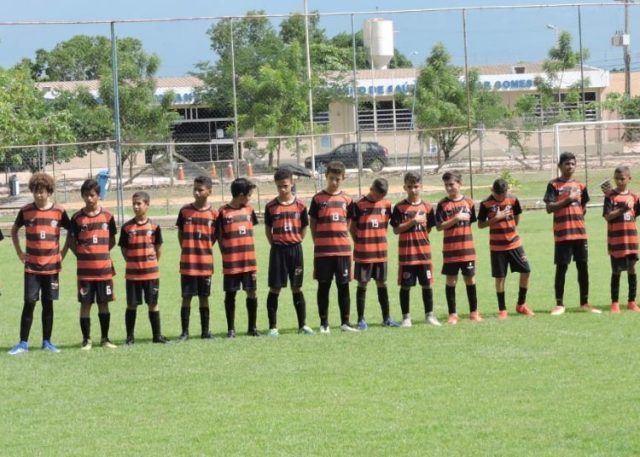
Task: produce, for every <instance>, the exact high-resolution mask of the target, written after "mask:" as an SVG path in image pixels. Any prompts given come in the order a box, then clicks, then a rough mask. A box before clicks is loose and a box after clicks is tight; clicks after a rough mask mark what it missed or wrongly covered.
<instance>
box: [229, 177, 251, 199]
mask: <svg viewBox="0 0 640 457" xmlns="http://www.w3.org/2000/svg"><path fill="white" fill-rule="evenodd" d="M255 188H256V185H255V184H254V183H252V182H251V181H249V180H248V179H247V178H236V179H234V180H233V182H232V183H231V196H232V197H233V198H236V197H239V196H240V195H245V196H246V195H249V193H250V192H251V191H252V190H253V189H255Z"/></svg>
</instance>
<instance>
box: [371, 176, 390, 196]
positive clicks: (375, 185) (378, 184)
mask: <svg viewBox="0 0 640 457" xmlns="http://www.w3.org/2000/svg"><path fill="white" fill-rule="evenodd" d="M371 188H372V189H373V190H375V191H376V192H377V193H379V194H380V195H387V192H389V182H388V181H387V180H386V179H384V178H376V179H374V180H373V182H372V183H371Z"/></svg>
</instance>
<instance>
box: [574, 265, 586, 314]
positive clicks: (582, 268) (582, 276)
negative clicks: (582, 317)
mask: <svg viewBox="0 0 640 457" xmlns="http://www.w3.org/2000/svg"><path fill="white" fill-rule="evenodd" d="M576 268H577V269H578V288H579V289H580V305H586V304H587V303H589V269H588V267H587V262H576Z"/></svg>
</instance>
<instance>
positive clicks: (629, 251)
mask: <svg viewBox="0 0 640 457" xmlns="http://www.w3.org/2000/svg"><path fill="white" fill-rule="evenodd" d="M613 179H614V181H615V183H616V187H615V189H613V190H610V191H608V192H607V193H606V194H605V197H604V207H603V209H602V216H603V217H604V218H605V219H606V220H607V245H608V246H607V247H608V250H609V256H610V257H611V312H612V313H619V312H620V304H619V303H618V296H619V294H620V274H621V273H622V272H623V271H626V272H627V281H628V284H629V291H628V301H627V309H628V310H630V311H640V307H638V305H637V303H636V290H637V287H638V280H637V276H636V262H637V261H638V230H637V228H636V217H637V216H638V213H639V212H640V200H639V199H638V195H637V194H635V193H633V192H631V191H629V183H630V182H631V170H630V169H629V167H627V166H620V167H617V168H616V169H615V172H614V174H613Z"/></svg>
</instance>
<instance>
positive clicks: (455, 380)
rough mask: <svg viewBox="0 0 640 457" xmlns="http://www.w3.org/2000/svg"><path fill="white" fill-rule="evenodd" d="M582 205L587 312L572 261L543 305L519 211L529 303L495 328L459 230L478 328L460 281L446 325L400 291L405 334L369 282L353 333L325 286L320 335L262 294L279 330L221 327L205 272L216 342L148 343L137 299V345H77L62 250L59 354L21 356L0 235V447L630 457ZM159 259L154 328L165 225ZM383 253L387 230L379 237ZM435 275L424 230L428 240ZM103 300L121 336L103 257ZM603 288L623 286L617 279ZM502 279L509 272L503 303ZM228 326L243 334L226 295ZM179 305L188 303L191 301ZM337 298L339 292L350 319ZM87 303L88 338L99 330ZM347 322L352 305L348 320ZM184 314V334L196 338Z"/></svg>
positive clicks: (484, 253)
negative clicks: (326, 305) (562, 295)
mask: <svg viewBox="0 0 640 457" xmlns="http://www.w3.org/2000/svg"><path fill="white" fill-rule="evenodd" d="M599 213H600V210H599V209H596V208H594V209H591V210H590V212H589V214H588V230H589V233H590V254H591V259H590V273H591V301H592V303H593V304H594V305H596V306H598V307H602V308H603V309H605V313H604V314H602V315H599V316H597V315H587V314H583V313H580V312H577V311H575V309H576V308H577V305H578V303H577V301H578V300H577V285H576V280H575V268H574V267H571V268H570V270H569V273H568V277H567V279H568V281H567V290H566V304H567V306H568V307H569V311H570V312H568V313H566V314H565V315H564V316H559V317H551V316H550V315H549V314H548V311H549V310H550V309H551V307H552V306H553V304H554V294H553V265H552V256H553V240H552V232H551V216H549V215H547V214H545V213H544V212H543V211H530V212H526V213H525V214H524V215H523V218H522V223H521V234H522V237H523V239H524V243H525V248H526V249H527V252H528V254H529V258H530V262H531V265H532V269H533V273H532V277H531V288H530V291H529V299H528V303H529V305H530V306H531V307H532V308H533V309H534V310H535V311H536V312H537V313H538V314H537V315H536V316H535V317H533V318H525V317H521V316H518V315H515V314H514V313H512V314H511V316H510V318H509V319H508V320H506V321H504V322H502V321H497V320H496V319H495V314H496V312H497V305H496V299H495V294H494V290H493V280H492V278H491V277H490V270H489V264H488V258H489V255H488V241H487V235H488V232H487V231H486V230H478V229H477V227H474V234H475V238H476V245H477V250H478V253H479V261H478V276H477V280H478V294H479V308H480V311H481V313H482V314H483V316H484V317H485V321H484V322H481V323H471V322H469V321H468V320H467V319H466V317H467V314H468V308H467V302H466V297H465V295H464V289H463V287H462V284H459V286H458V306H459V311H460V313H461V315H462V317H463V319H462V321H461V322H460V324H459V325H458V326H455V327H454V326H444V327H442V328H434V327H430V326H427V325H425V324H423V319H422V316H423V313H422V304H421V301H420V294H419V292H418V290H415V289H414V291H413V293H412V310H413V316H414V327H413V328H411V329H387V328H381V327H380V326H379V325H378V323H379V322H380V311H379V307H378V305H377V303H376V293H375V290H374V288H373V287H371V288H370V291H369V295H368V307H367V319H368V321H369V322H370V324H372V325H371V327H370V329H369V330H368V331H367V332H363V333H360V334H342V333H340V331H339V329H338V324H339V321H338V312H337V302H336V299H335V288H333V289H332V291H331V300H332V301H331V324H332V326H333V328H332V330H333V333H332V334H331V335H316V336H313V337H303V336H299V335H297V334H296V333H295V327H296V325H295V314H294V311H293V307H292V305H291V299H290V293H289V291H288V290H285V291H283V295H282V296H281V297H282V298H281V300H280V312H279V324H280V325H279V327H280V330H281V333H283V334H282V335H281V336H280V337H279V338H267V337H264V338H250V337H244V336H243V337H238V338H237V339H236V340H235V341H228V340H226V339H225V338H221V337H220V336H222V334H223V333H224V332H225V331H226V326H225V323H224V311H223V305H222V302H223V299H222V292H221V283H222V277H221V274H220V273H219V272H220V271H221V269H220V268H219V255H218V251H217V248H216V257H217V259H216V260H217V265H218V272H217V273H216V275H215V276H214V292H213V298H212V303H213V308H212V322H213V330H214V332H215V333H216V336H217V338H215V339H214V340H212V341H202V340H200V339H198V338H194V339H191V340H189V341H188V342H186V343H182V344H177V343H172V344H170V345H167V346H162V345H154V344H151V343H150V342H149V338H150V329H149V322H148V319H147V317H146V309H144V308H141V309H140V312H139V315H138V323H137V337H138V338H137V343H136V345H135V346H133V347H131V348H127V347H124V346H122V347H119V348H118V349H116V350H113V351H109V350H104V349H101V348H99V347H95V348H94V349H93V350H92V351H91V352H88V353H85V352H84V351H80V350H79V347H80V340H81V336H80V329H79V325H78V315H77V311H78V305H77V303H76V300H75V294H76V290H75V271H74V270H75V261H74V259H73V258H72V257H69V258H67V259H66V261H65V263H64V267H65V271H64V272H63V276H62V279H61V287H62V297H61V300H60V301H59V302H57V304H56V308H55V309H56V320H55V325H54V334H53V341H54V342H55V343H56V344H59V345H60V347H61V348H62V352H61V353H60V354H48V353H44V352H42V351H41V350H39V349H38V348H39V343H40V338H41V330H40V329H41V324H40V322H41V321H40V316H39V309H40V308H39V305H38V308H37V310H36V316H35V320H34V326H33V329H32V334H31V340H30V342H31V344H32V348H34V349H32V350H31V351H30V352H29V353H28V354H23V355H20V356H16V357H10V356H8V355H6V354H4V353H6V350H8V349H9V347H11V346H12V345H13V344H15V343H16V342H17V337H18V324H19V319H20V312H21V307H22V304H21V302H22V299H21V296H22V271H21V265H20V264H19V262H18V261H17V259H16V257H15V254H14V252H13V248H12V246H11V243H10V242H8V241H6V240H5V241H4V242H3V243H0V255H2V258H3V259H4V261H3V262H2V263H1V264H0V278H1V290H2V297H0V305H1V306H0V349H1V350H2V354H0V366H1V367H2V369H1V371H0V372H1V374H0V382H1V384H2V386H3V392H4V393H3V394H2V412H3V414H2V415H1V418H0V428H1V429H2V431H3V432H2V434H1V438H0V454H1V455H3V456H4V455H6V456H14V455H16V456H19V455H24V456H36V455H43V456H45V455H46V456H58V455H60V456H84V455H99V454H102V455H109V456H120V455H122V456H124V455H185V456H193V455H332V456H336V455H447V456H456V455H459V456H468V455H504V456H511V455H532V456H558V455H563V456H564V455H575V456H584V455H616V456H618V455H638V454H639V453H640V437H639V436H638V433H637V423H638V422H639V420H640V413H639V412H638V407H637V403H635V402H636V401H638V398H639V397H640V387H639V384H638V382H637V372H636V370H635V369H636V365H637V364H638V356H637V354H636V350H637V349H636V346H637V344H638V327H639V325H640V313H639V314H638V315H636V314H632V313H629V312H624V311H623V312H622V313H621V314H620V315H612V314H610V313H608V312H606V309H608V304H609V275H610V270H609V259H608V257H607V255H606V243H605V237H606V228H605V223H604V221H603V219H602V218H601V217H600V214H599ZM262 228H263V227H259V230H258V233H257V235H258V236H257V240H258V253H259V258H258V262H259V268H260V272H259V280H260V289H259V297H260V304H259V307H260V308H259V326H260V328H261V329H263V330H264V329H266V326H267V324H266V322H267V320H266V311H265V299H266V290H267V288H266V278H267V274H266V273H267V260H268V248H267V246H266V242H265V240H264V236H262ZM164 235H165V245H164V254H163V259H162V280H161V295H160V296H161V305H160V306H161V313H162V321H163V322H162V323H163V333H164V334H165V335H166V336H168V337H170V338H172V339H173V338H175V337H176V336H177V335H178V334H179V331H180V328H179V326H180V323H179V321H180V320H179V306H180V290H179V275H178V246H177V237H176V233H175V231H172V230H165V232H164ZM389 236H390V238H391V240H392V241H391V246H392V254H391V258H393V255H394V254H393V253H394V252H395V245H396V240H395V238H394V236H393V235H392V234H390V235H389ZM432 238H433V244H434V252H435V259H434V260H435V263H436V271H437V272H439V268H440V266H441V255H440V246H441V234H440V233H433V234H432ZM305 249H306V254H307V262H306V264H307V272H306V277H307V280H306V282H305V293H306V298H307V304H308V323H309V324H310V325H312V327H313V328H314V329H317V328H318V318H317V309H316V305H315V290H316V284H315V282H314V281H313V280H312V279H311V268H310V265H311V242H310V240H309V239H307V240H306V241H305ZM114 257H115V258H116V259H117V262H116V268H117V270H118V271H119V273H120V274H119V275H118V276H117V278H116V293H117V294H118V300H117V301H116V302H115V303H114V304H113V305H112V332H111V336H112V340H113V341H114V342H116V343H117V344H118V345H120V344H121V343H122V342H123V340H124V336H125V335H124V278H123V274H122V272H123V271H124V269H123V264H122V261H121V257H120V255H119V252H116V251H114ZM389 269H390V279H391V280H390V281H389V282H390V297H391V299H392V304H391V307H392V315H393V317H395V318H399V317H400V309H399V303H398V289H397V286H396V285H395V273H396V266H395V264H394V263H393V262H392V263H391V265H390V268H389ZM624 278H625V277H623V281H622V287H621V297H625V296H626V289H627V288H626V279H624ZM516 294H517V277H509V279H508V282H507V301H508V304H509V309H510V310H511V311H513V308H514V304H515V299H516ZM238 297H239V300H238V304H239V306H238V309H239V313H238V316H237V327H238V329H239V330H244V328H245V327H246V319H245V314H244V312H243V308H244V297H243V295H242V294H239V295H238ZM435 303H436V312H437V314H438V315H439V317H441V318H444V317H445V315H446V306H445V301H444V280H443V278H442V276H440V275H439V274H438V275H437V277H436V284H435ZM194 304H195V303H194ZM354 312H355V292H354V287H353V286H352V316H353V314H354ZM95 313H96V311H95V310H94V314H93V319H92V324H93V335H94V340H95V339H97V338H96V337H97V336H98V335H99V328H98V322H97V316H96V314H95ZM352 320H355V316H354V317H353V318H352ZM198 327H199V320H198V313H197V310H196V309H195V308H194V310H193V312H192V323H191V333H192V335H196V334H198V333H199V329H198Z"/></svg>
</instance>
